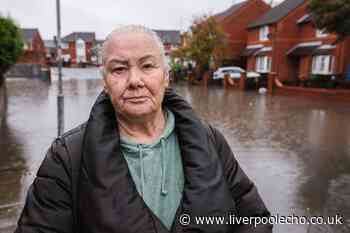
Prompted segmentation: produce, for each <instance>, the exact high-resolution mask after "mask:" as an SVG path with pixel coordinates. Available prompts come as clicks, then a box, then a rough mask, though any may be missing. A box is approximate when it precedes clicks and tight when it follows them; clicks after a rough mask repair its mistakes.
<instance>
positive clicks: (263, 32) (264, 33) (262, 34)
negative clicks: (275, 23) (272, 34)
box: [259, 26, 269, 41]
mask: <svg viewBox="0 0 350 233" xmlns="http://www.w3.org/2000/svg"><path fill="white" fill-rule="evenodd" d="M259 39H260V40H261V41H264V40H269V26H263V27H261V28H260V30H259Z"/></svg>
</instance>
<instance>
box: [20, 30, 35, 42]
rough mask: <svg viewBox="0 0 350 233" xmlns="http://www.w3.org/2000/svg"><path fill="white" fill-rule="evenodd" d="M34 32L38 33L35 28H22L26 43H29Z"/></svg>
mask: <svg viewBox="0 0 350 233" xmlns="http://www.w3.org/2000/svg"><path fill="white" fill-rule="evenodd" d="M35 33H39V29H37V28H22V34H23V39H24V40H25V42H27V43H31V42H32V40H33V38H34V35H35Z"/></svg>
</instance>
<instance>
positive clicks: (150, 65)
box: [142, 63, 154, 70]
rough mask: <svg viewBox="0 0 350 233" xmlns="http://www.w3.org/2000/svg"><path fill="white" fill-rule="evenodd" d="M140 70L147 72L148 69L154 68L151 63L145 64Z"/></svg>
mask: <svg viewBox="0 0 350 233" xmlns="http://www.w3.org/2000/svg"><path fill="white" fill-rule="evenodd" d="M142 68H143V69H146V70H148V69H152V68H154V65H153V64H152V63H147V64H144V65H143V66H142Z"/></svg>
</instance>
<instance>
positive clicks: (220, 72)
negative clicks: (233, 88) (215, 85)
mask: <svg viewBox="0 0 350 233" xmlns="http://www.w3.org/2000/svg"><path fill="white" fill-rule="evenodd" d="M242 73H246V77H247V78H258V77H260V74H259V73H256V72H253V71H248V72H246V71H245V70H244V69H242V68H241V67H238V66H229V67H220V68H219V69H217V70H216V71H215V72H214V74H213V79H224V76H225V74H229V76H230V78H232V79H240V78H241V74H242Z"/></svg>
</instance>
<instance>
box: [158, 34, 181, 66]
mask: <svg viewBox="0 0 350 233" xmlns="http://www.w3.org/2000/svg"><path fill="white" fill-rule="evenodd" d="M153 31H154V32H156V33H157V35H158V36H159V37H160V39H161V40H162V42H163V45H164V49H165V57H166V59H167V61H168V62H170V54H171V51H173V50H175V49H177V48H179V47H180V46H181V34H180V31H178V30H153Z"/></svg>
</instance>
